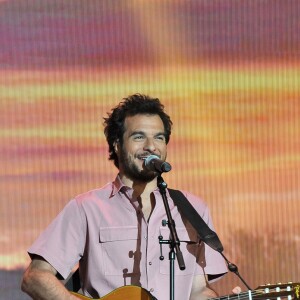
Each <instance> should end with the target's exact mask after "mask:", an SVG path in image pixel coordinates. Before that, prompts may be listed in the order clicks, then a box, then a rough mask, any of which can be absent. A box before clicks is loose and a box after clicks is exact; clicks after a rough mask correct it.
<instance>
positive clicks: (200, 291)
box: [190, 275, 218, 300]
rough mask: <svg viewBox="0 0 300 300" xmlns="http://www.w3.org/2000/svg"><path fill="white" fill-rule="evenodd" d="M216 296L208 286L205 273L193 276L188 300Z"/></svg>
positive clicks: (202, 299)
mask: <svg viewBox="0 0 300 300" xmlns="http://www.w3.org/2000/svg"><path fill="white" fill-rule="evenodd" d="M217 296H218V295H217V294H216V292H215V291H213V290H212V289H211V288H210V287H209V285H208V281H207V278H206V276H205V275H197V276H195V277H194V280H193V285H192V292H191V296H190V300H206V299H210V298H215V297H217Z"/></svg>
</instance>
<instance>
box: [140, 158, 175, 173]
mask: <svg viewBox="0 0 300 300" xmlns="http://www.w3.org/2000/svg"><path fill="white" fill-rule="evenodd" d="M145 168H146V169H147V170H149V171H156V172H160V173H163V172H169V171H171V169H172V167H171V165H170V164H169V163H167V162H166V161H163V160H161V159H159V157H158V156H156V155H149V156H148V157H147V158H146V159H145Z"/></svg>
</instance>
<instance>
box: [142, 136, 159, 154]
mask: <svg viewBox="0 0 300 300" xmlns="http://www.w3.org/2000/svg"><path fill="white" fill-rule="evenodd" d="M155 149H156V146H155V141H154V140H153V139H150V138H148V139H146V141H145V144H144V150H148V151H151V152H153V151H154V150H155Z"/></svg>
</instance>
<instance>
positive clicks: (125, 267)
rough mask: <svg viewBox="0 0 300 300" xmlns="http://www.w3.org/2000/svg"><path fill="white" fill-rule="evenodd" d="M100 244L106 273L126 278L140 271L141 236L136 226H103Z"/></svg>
mask: <svg viewBox="0 0 300 300" xmlns="http://www.w3.org/2000/svg"><path fill="white" fill-rule="evenodd" d="M99 244H100V247H101V249H102V252H103V260H104V262H103V265H104V269H105V270H104V272H105V275H121V276H123V277H124V278H125V277H127V276H128V277H130V276H131V275H133V274H138V273H139V272H140V269H139V268H140V263H139V262H140V251H139V250H140V238H139V232H138V228H137V227H136V226H122V227H102V228H100V232H99Z"/></svg>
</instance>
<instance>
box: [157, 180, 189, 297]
mask: <svg viewBox="0 0 300 300" xmlns="http://www.w3.org/2000/svg"><path fill="white" fill-rule="evenodd" d="M157 186H158V188H159V191H160V193H161V196H162V199H163V202H164V206H165V210H166V214H167V218H168V221H167V224H168V227H169V229H170V240H163V239H161V238H160V239H159V243H160V244H169V245H170V252H169V260H170V300H174V299H175V298H174V296H175V280H174V277H175V271H174V261H175V256H176V257H177V261H178V265H179V268H180V270H184V269H185V263H184V259H183V255H182V252H181V250H180V241H179V239H178V236H177V232H176V228H175V222H174V220H173V219H172V215H171V211H170V206H169V203H168V199H167V196H166V188H167V184H166V182H165V181H164V180H163V178H162V177H161V174H160V175H159V176H158V177H157ZM175 254H176V255H175Z"/></svg>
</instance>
